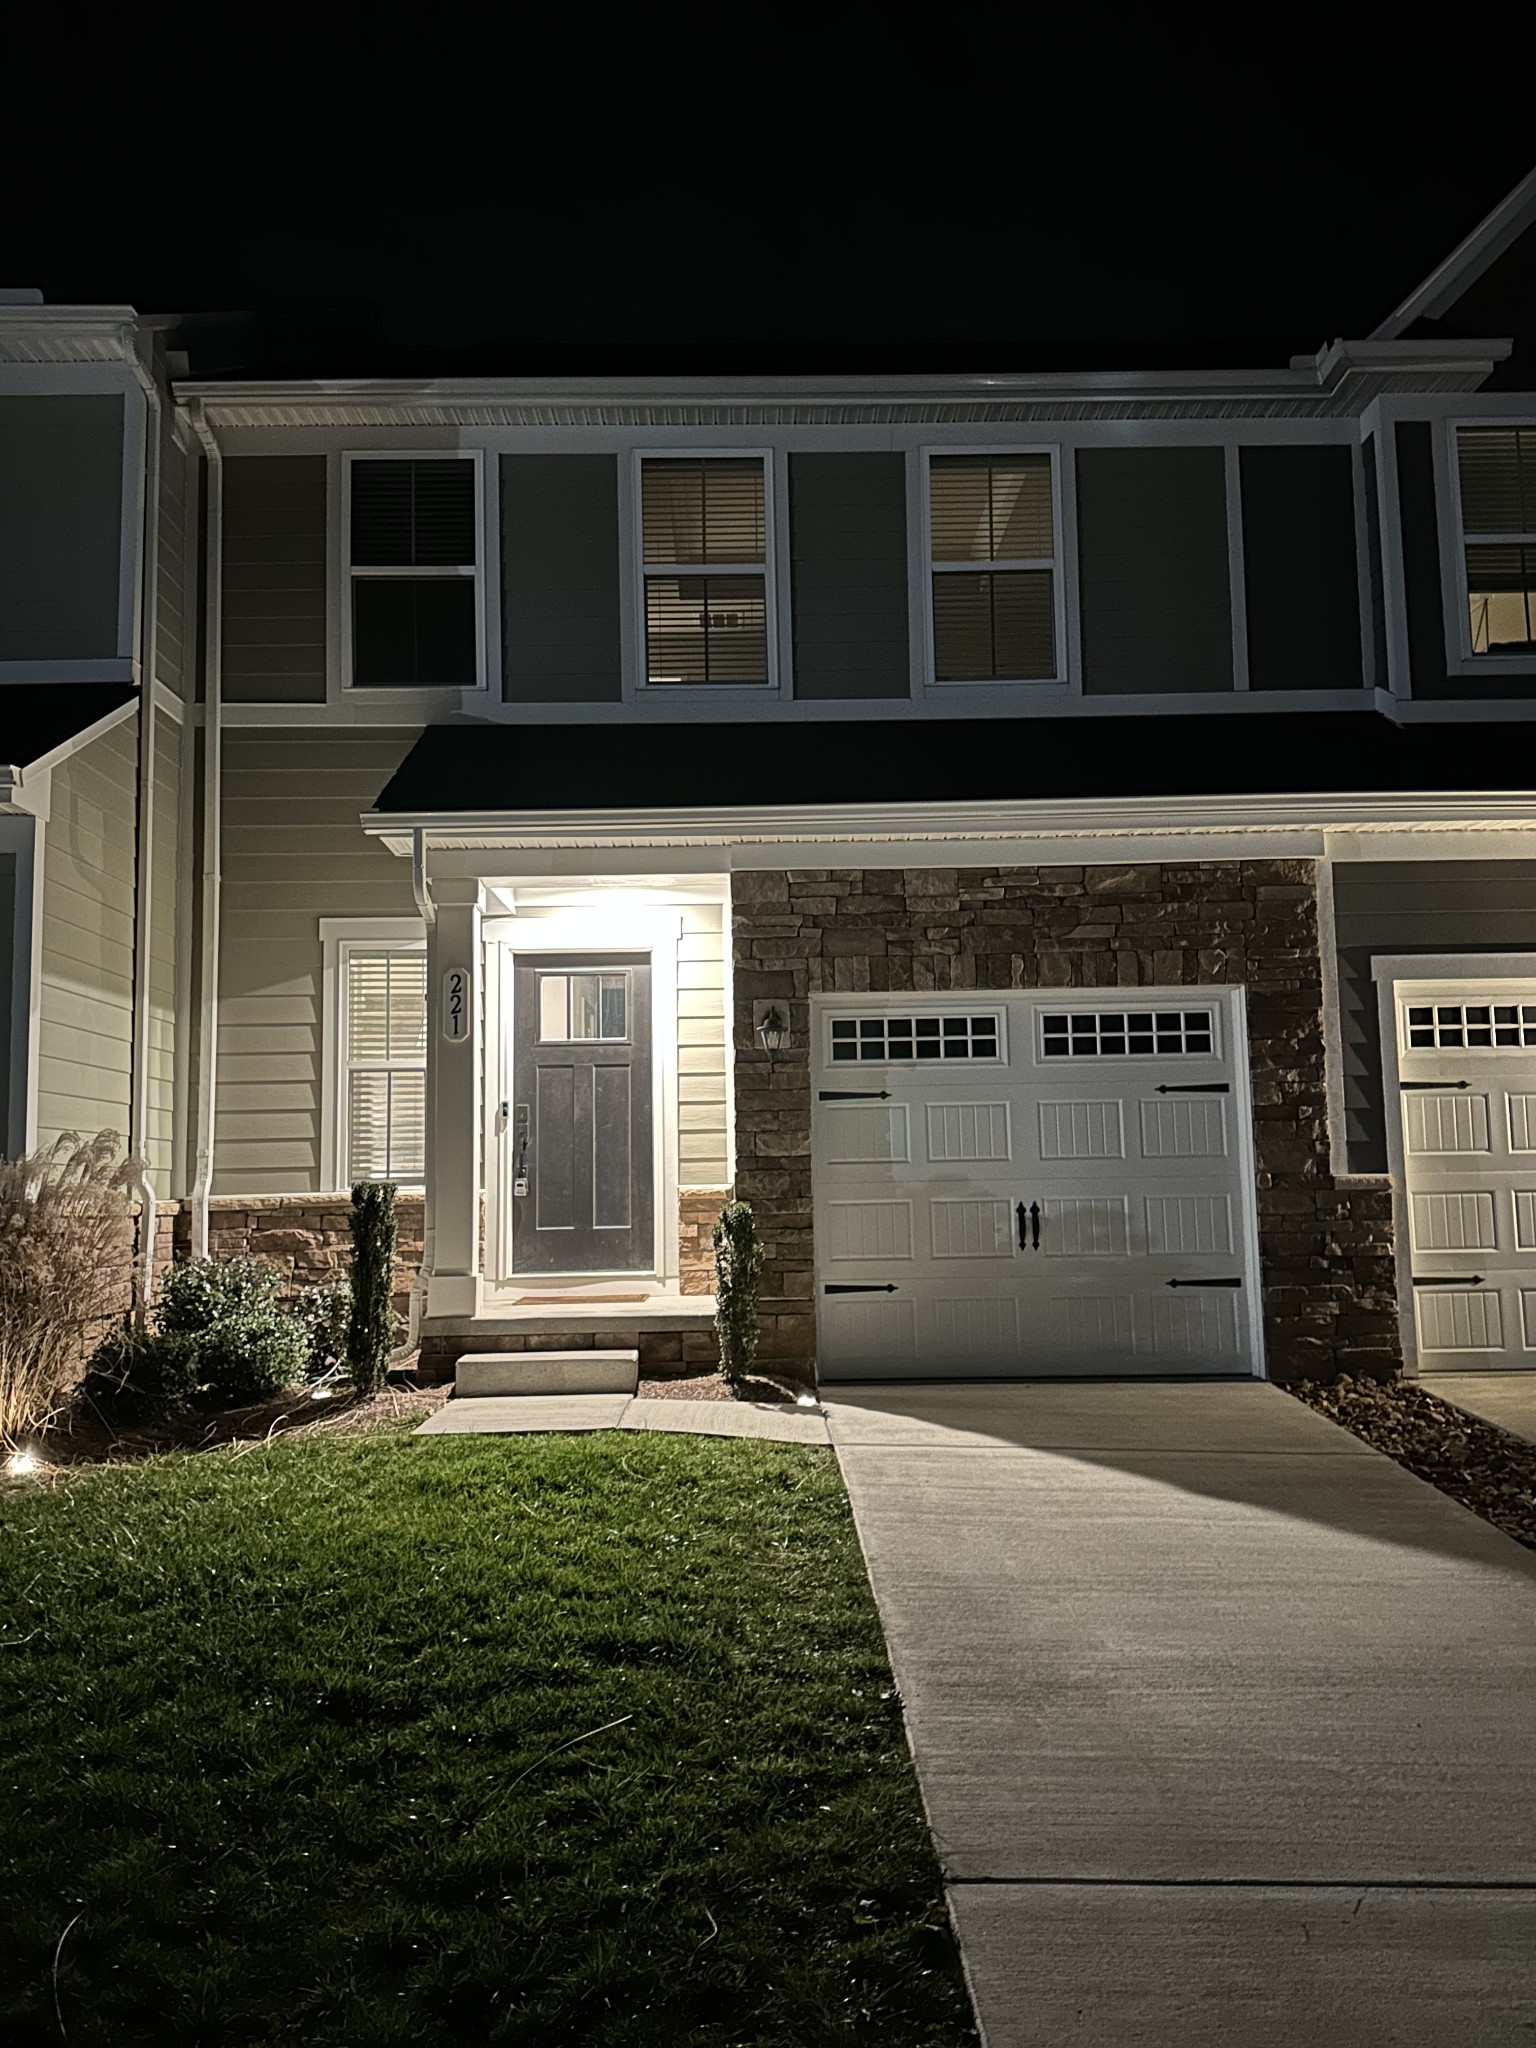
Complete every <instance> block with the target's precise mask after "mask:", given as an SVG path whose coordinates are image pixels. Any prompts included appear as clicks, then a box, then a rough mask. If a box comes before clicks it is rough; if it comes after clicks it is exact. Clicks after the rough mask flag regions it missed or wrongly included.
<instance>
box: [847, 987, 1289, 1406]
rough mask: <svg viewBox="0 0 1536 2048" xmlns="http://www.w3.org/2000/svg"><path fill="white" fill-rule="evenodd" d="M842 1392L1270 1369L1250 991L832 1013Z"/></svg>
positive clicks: (1105, 993) (872, 1004)
mask: <svg viewBox="0 0 1536 2048" xmlns="http://www.w3.org/2000/svg"><path fill="white" fill-rule="evenodd" d="M812 1031H813V1035H814V1046H813V1068H812V1092H813V1097H814V1102H813V1117H812V1179H813V1189H814V1205H815V1219H814V1220H815V1240H816V1308H817V1338H818V1359H819V1365H820V1371H821V1373H822V1376H823V1377H824V1378H826V1379H885V1378H901V1377H913V1378H937V1377H945V1376H950V1377H955V1378H962V1379H963V1378H968V1377H983V1376H1000V1375H1007V1374H1017V1375H1021V1376H1027V1375H1038V1376H1041V1377H1052V1376H1062V1377H1076V1376H1078V1375H1087V1374H1094V1373H1105V1374H1115V1375H1124V1374H1138V1373H1146V1374H1176V1373H1210V1374H1230V1373H1251V1372H1256V1371H1258V1370H1259V1346H1258V1314H1257V1302H1256V1285H1255V1275H1254V1242H1255V1238H1254V1227H1253V1192H1252V1190H1253V1171H1252V1165H1251V1150H1250V1128H1249V1116H1248V1107H1247V1103H1248V1093H1247V1069H1246V1060H1245V1053H1246V1048H1245V1044H1244V1040H1243V1036H1242V1008H1241V1002H1240V998H1239V996H1238V994H1237V992H1236V991H1229V990H1187V989H1181V990H1167V991H1161V992H1158V991H1151V990H1139V991H1137V992H1136V1005H1135V1007H1134V1008H1131V1007H1130V1006H1129V1005H1128V1004H1127V1001H1126V998H1125V994H1124V992H1123V991H1114V990H1102V991H1093V990H1086V991H1085V990H1073V991H1071V992H1070V996H1060V997H1052V996H1050V995H1049V994H1043V993H1040V992H1031V993H1029V994H1027V995H1011V994H990V993H988V994H977V995H975V996H970V997H960V996H945V997H939V998H930V999H928V1000H926V1001H924V1000H921V999H914V998H913V997H911V996H905V997H902V996H895V995H890V996H885V995H881V996H862V997H852V996H849V997H844V996H836V997H826V998H822V999H820V1000H818V1001H817V1002H816V1003H815V1004H814V1005H813V1011H812Z"/></svg>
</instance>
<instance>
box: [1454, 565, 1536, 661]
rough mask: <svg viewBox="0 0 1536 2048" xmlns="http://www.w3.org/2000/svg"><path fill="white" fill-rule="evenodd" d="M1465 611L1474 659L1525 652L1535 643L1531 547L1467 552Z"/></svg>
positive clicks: (1535, 576)
mask: <svg viewBox="0 0 1536 2048" xmlns="http://www.w3.org/2000/svg"><path fill="white" fill-rule="evenodd" d="M1467 606H1468V617H1469V623H1470V625H1471V630H1472V652H1473V653H1474V654H1497V653H1499V652H1500V651H1515V650H1518V651H1521V652H1524V651H1525V650H1526V649H1527V648H1529V647H1530V646H1531V645H1532V643H1533V641H1536V633H1533V631H1532V621H1533V618H1536V547H1486V546H1484V547H1469V548H1468V549H1467Z"/></svg>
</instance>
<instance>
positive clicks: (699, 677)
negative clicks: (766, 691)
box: [645, 576, 768, 683]
mask: <svg viewBox="0 0 1536 2048" xmlns="http://www.w3.org/2000/svg"><path fill="white" fill-rule="evenodd" d="M645 679H646V681H647V682H648V683H766V682H767V680H768V597H767V590H766V586H765V582H764V579H763V578H762V577H760V576H708V577H705V576H647V578H646V580H645Z"/></svg>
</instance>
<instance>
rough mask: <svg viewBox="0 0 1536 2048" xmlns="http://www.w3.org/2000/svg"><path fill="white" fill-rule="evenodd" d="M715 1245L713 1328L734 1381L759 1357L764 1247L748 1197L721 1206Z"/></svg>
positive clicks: (725, 1370) (748, 1372) (734, 1383)
mask: <svg viewBox="0 0 1536 2048" xmlns="http://www.w3.org/2000/svg"><path fill="white" fill-rule="evenodd" d="M712 1242H713V1244H714V1247H715V1332H716V1335H717V1336H718V1337H719V1339H720V1370H721V1372H722V1373H724V1375H725V1377H726V1379H727V1380H728V1381H729V1382H730V1384H731V1385H732V1386H733V1387H739V1386H740V1385H741V1384H742V1382H743V1381H744V1380H746V1379H747V1378H749V1377H750V1375H751V1372H752V1366H753V1363H754V1361H755V1360H756V1358H757V1283H758V1278H759V1276H760V1274H761V1273H762V1270H763V1247H762V1243H761V1241H760V1239H759V1238H758V1235H757V1229H756V1226H755V1225H754V1223H753V1221H752V1205H751V1204H750V1203H749V1202H728V1203H727V1204H726V1206H725V1207H724V1208H723V1209H722V1210H721V1211H720V1220H719V1222H718V1223H717V1224H716V1225H715V1228H714V1232H713V1236H712Z"/></svg>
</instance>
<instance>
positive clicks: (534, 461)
mask: <svg viewBox="0 0 1536 2048" xmlns="http://www.w3.org/2000/svg"><path fill="white" fill-rule="evenodd" d="M501 632H502V648H503V660H504V674H505V679H506V680H505V692H506V697H507V699H508V701H509V702H515V703H520V704H616V703H618V701H619V699H620V697H621V695H622V694H623V692H622V687H621V646H622V640H621V625H620V605H619V470H618V458H617V457H616V456H613V455H503V457H502V458H501Z"/></svg>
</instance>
